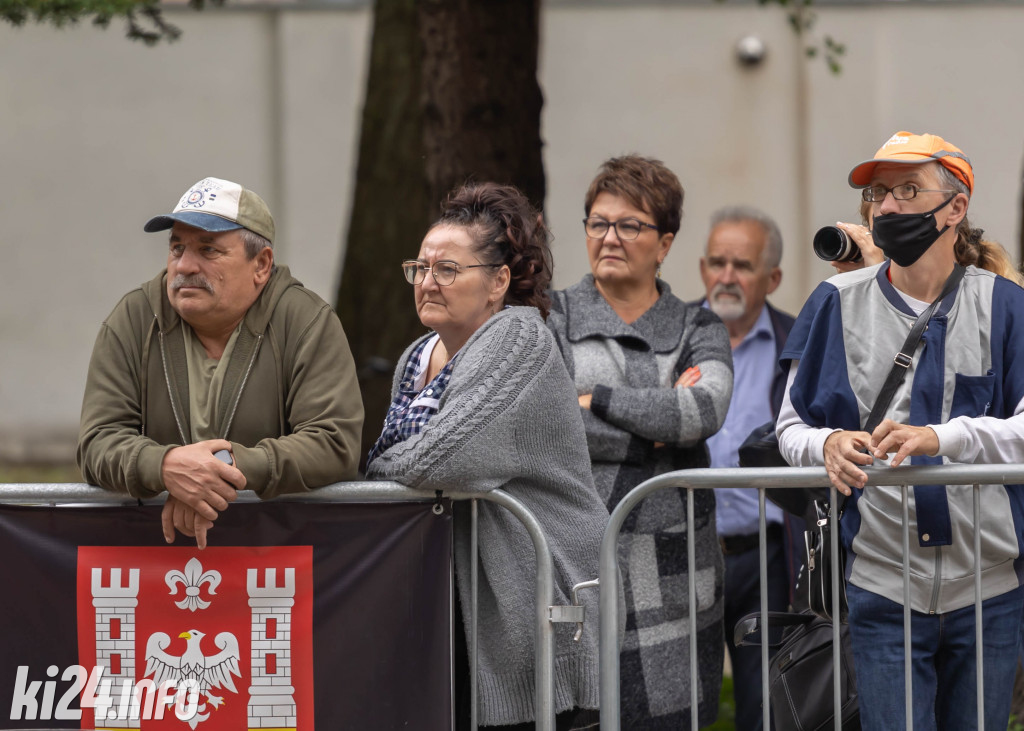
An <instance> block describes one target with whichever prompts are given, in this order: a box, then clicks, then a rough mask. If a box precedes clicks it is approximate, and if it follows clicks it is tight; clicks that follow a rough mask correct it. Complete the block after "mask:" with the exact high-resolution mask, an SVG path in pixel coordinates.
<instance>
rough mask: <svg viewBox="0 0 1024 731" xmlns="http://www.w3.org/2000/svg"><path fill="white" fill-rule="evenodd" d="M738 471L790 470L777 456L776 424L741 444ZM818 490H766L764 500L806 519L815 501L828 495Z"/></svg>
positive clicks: (816, 488) (754, 431) (756, 430)
mask: <svg viewBox="0 0 1024 731" xmlns="http://www.w3.org/2000/svg"><path fill="white" fill-rule="evenodd" d="M738 451H739V458H740V467H789V464H788V463H787V462H786V460H784V459H783V458H782V454H781V453H780V452H779V438H778V437H777V436H775V422H774V421H769V422H765V423H764V424H762V425H761V426H759V427H757V428H756V429H754V430H753V431H752V432H750V434H749V435H747V438H746V439H744V440H743V444H741V445H740V448H739V450H738ZM827 494H828V491H827V490H822V488H818V487H809V488H801V489H798V488H792V489H786V490H768V492H767V497H768V499H769V500H771V501H772V502H773V503H775V504H776V505H778V506H779V507H780V508H782V509H783V510H785V511H786V512H787V513H791V514H793V515H796V516H797V517H799V518H806V516H807V510H808V508H809V507H810V504H811V501H812V500H813V499H814V498H815V497H820V496H822V495H827Z"/></svg>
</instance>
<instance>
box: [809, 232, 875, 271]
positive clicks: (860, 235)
mask: <svg viewBox="0 0 1024 731" xmlns="http://www.w3.org/2000/svg"><path fill="white" fill-rule="evenodd" d="M812 245H813V247H814V253H815V254H817V256H818V258H819V259H823V260H824V261H827V262H831V263H832V266H833V267H835V269H836V271H838V272H840V273H841V272H849V271H853V270H854V269H860V268H862V267H865V266H873V265H874V264H879V263H881V262H883V261H885V254H883V253H882V250H881V249H879V248H878V247H877V246H875V242H874V240H873V239H872V238H871V229H869V228H868V227H867V226H859V225H857V224H853V223H843V222H840V223H837V224H836V225H835V226H823V227H822V228H820V229H819V230H818V232H817V233H816V234H815V235H814V241H813V244H812Z"/></svg>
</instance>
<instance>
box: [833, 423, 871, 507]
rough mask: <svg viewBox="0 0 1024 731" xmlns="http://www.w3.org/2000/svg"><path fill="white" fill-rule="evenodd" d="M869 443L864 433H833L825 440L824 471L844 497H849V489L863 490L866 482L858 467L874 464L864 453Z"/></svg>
mask: <svg viewBox="0 0 1024 731" xmlns="http://www.w3.org/2000/svg"><path fill="white" fill-rule="evenodd" d="M870 443H871V435H870V434H868V433H867V432H866V431H835V432H832V433H831V434H829V436H828V439H826V440H825V469H826V470H828V479H829V481H830V482H831V483H832V484H833V485H835V487H836V489H837V490H839V492H841V493H843V494H844V495H851V494H852V493H853V490H852V489H851V488H854V487H856V488H858V489H859V488H863V487H864V485H865V483H866V482H867V480H868V476H867V475H866V474H864V470H862V469H861V468H860V467H859V465H869V464H871V463H872V462H874V459H873V458H872V456H871V455H870V454H866V453H865V452H864V450H865V449H867V448H868V446H869V445H870Z"/></svg>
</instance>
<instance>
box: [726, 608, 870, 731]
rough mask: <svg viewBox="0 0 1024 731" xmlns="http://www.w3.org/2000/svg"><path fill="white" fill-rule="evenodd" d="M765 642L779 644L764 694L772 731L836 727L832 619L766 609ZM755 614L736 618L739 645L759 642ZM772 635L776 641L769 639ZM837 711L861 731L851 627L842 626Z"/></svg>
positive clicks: (852, 729)
mask: <svg viewBox="0 0 1024 731" xmlns="http://www.w3.org/2000/svg"><path fill="white" fill-rule="evenodd" d="M768 630H769V633H768V634H769V638H768V642H769V646H770V647H777V648H778V649H777V650H776V651H775V655H774V656H773V657H772V660H771V663H770V664H769V666H768V698H769V702H770V703H771V712H772V720H773V721H774V722H775V729H776V731H818V730H819V729H820V730H821V731H829V730H830V729H832V728H834V726H835V722H834V720H833V719H834V714H833V698H832V691H833V688H832V677H833V674H832V623H831V622H829V621H827V620H824V619H822V618H821V617H818V616H816V615H814V614H811V613H810V612H801V613H799V614H792V613H788V612H768ZM760 637H761V624H760V615H759V614H749V615H747V616H746V617H744V618H743V619H741V620H740V621H739V622H737V623H736V630H735V633H734V637H733V641H734V642H735V644H736V646H737V647H742V646H760V644H761V639H760ZM773 638H774V641H773ZM839 640H840V643H841V645H842V652H841V653H840V656H839V684H840V690H839V700H840V716H841V718H842V728H843V729H844V731H859V729H860V708H859V706H858V703H857V676H856V673H855V671H854V667H853V655H852V654H851V647H850V630H849V628H848V627H847V626H846V625H840V628H839Z"/></svg>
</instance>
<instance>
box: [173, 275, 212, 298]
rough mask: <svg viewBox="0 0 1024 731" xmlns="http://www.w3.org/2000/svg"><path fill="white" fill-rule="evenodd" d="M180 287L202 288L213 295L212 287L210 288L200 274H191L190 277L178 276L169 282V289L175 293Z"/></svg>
mask: <svg viewBox="0 0 1024 731" xmlns="http://www.w3.org/2000/svg"><path fill="white" fill-rule="evenodd" d="M182 287H202V288H203V289H205V290H206V291H207V292H209V293H210V294H213V287H212V286H210V283H209V282H208V281H207V280H206V277H204V276H203V275H202V274H192V275H191V276H186V275H184V274H179V275H178V276H176V277H175V278H174V281H173V282H171V289H173V290H175V291H177V290H179V289H181V288H182Z"/></svg>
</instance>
